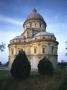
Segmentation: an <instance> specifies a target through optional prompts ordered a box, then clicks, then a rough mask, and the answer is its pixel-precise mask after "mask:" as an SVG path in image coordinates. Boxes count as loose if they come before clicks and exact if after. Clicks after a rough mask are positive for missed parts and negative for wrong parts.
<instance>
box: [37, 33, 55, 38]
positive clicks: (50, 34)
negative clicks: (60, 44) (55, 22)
mask: <svg viewBox="0 0 67 90" xmlns="http://www.w3.org/2000/svg"><path fill="white" fill-rule="evenodd" d="M38 36H53V37H54V34H53V33H49V32H39V33H38V34H36V35H35V37H38Z"/></svg>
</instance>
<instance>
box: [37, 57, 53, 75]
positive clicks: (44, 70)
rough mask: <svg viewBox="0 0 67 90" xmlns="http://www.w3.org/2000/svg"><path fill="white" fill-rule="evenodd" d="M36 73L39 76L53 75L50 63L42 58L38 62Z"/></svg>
mask: <svg viewBox="0 0 67 90" xmlns="http://www.w3.org/2000/svg"><path fill="white" fill-rule="evenodd" d="M38 72H39V73H40V74H41V75H52V74H53V66H52V63H51V62H50V61H49V60H48V59H47V58H46V57H44V58H43V59H42V60H40V61H39V64H38Z"/></svg>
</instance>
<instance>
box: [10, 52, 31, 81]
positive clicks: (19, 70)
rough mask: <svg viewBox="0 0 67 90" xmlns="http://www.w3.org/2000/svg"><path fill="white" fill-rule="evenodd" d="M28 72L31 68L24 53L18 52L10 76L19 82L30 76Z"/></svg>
mask: <svg viewBox="0 0 67 90" xmlns="http://www.w3.org/2000/svg"><path fill="white" fill-rule="evenodd" d="M30 71H31V66H30V63H29V61H28V59H27V56H26V54H25V52H24V51H19V54H18V55H17V56H16V58H15V60H14V62H13V64H12V67H11V70H10V72H11V74H12V76H13V77H15V78H16V79H19V80H21V79H26V78H27V77H28V76H29V75H30Z"/></svg>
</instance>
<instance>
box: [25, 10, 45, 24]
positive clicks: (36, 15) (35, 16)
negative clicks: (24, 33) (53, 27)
mask: <svg viewBox="0 0 67 90" xmlns="http://www.w3.org/2000/svg"><path fill="white" fill-rule="evenodd" d="M29 20H41V21H43V22H44V23H45V21H44V19H43V17H42V16H41V15H40V14H39V13H38V12H37V10H36V9H33V10H32V12H31V14H29V15H28V16H27V19H26V20H25V22H26V21H29ZM45 24H46V23H45Z"/></svg>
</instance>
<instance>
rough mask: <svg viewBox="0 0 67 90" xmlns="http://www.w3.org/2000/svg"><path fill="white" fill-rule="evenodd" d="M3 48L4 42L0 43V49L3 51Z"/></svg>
mask: <svg viewBox="0 0 67 90" xmlns="http://www.w3.org/2000/svg"><path fill="white" fill-rule="evenodd" d="M4 49H5V44H4V43H2V44H0V51H3V50H4Z"/></svg>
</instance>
